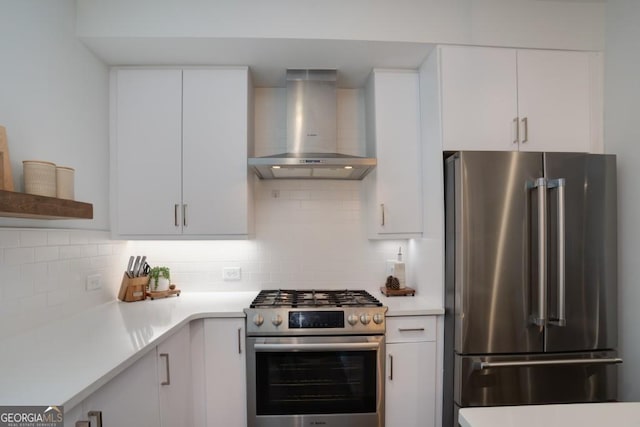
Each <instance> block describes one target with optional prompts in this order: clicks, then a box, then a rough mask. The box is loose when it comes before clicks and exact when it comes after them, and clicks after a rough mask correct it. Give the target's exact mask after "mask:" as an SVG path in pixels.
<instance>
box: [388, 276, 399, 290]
mask: <svg viewBox="0 0 640 427" xmlns="http://www.w3.org/2000/svg"><path fill="white" fill-rule="evenodd" d="M385 286H386V288H387V289H400V280H398V278H397V277H393V276H389V277H387V282H386V283H385Z"/></svg>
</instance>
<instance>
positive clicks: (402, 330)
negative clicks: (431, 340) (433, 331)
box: [398, 328, 424, 332]
mask: <svg viewBox="0 0 640 427" xmlns="http://www.w3.org/2000/svg"><path fill="white" fill-rule="evenodd" d="M423 331H424V328H398V332H423Z"/></svg>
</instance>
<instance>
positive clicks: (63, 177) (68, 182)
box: [56, 166, 74, 200]
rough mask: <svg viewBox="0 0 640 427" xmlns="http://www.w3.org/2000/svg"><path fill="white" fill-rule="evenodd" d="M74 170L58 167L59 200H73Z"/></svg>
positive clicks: (57, 188) (57, 186)
mask: <svg viewBox="0 0 640 427" xmlns="http://www.w3.org/2000/svg"><path fill="white" fill-rule="evenodd" d="M73 175H74V170H73V168H68V167H66V166H56V194H57V197H58V198H59V199H67V200H73V197H74V191H73V189H74V186H73Z"/></svg>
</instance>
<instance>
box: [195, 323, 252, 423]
mask: <svg viewBox="0 0 640 427" xmlns="http://www.w3.org/2000/svg"><path fill="white" fill-rule="evenodd" d="M204 339H205V348H204V354H205V395H206V405H205V406H206V411H207V426H208V427H219V426H225V427H245V426H246V425H247V396H246V390H247V386H246V385H247V380H246V374H245V373H246V364H245V363H246V362H245V354H244V352H245V347H244V319H235V318H229V319H205V321H204Z"/></svg>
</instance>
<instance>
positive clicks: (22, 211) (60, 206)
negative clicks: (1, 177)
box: [0, 190, 93, 219]
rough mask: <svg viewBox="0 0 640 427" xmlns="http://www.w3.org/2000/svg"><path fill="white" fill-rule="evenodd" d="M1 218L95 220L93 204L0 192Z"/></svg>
mask: <svg viewBox="0 0 640 427" xmlns="http://www.w3.org/2000/svg"><path fill="white" fill-rule="evenodd" d="M0 216H3V217H12V218H31V219H93V205H92V204H91V203H84V202H76V201H75V200H65V199H57V198H55V197H45V196H34V195H33V194H26V193H16V192H14V191H6V190H0Z"/></svg>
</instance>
